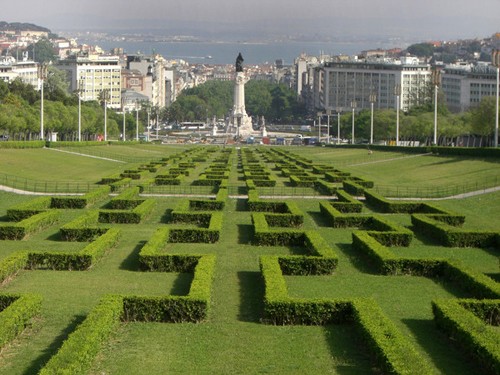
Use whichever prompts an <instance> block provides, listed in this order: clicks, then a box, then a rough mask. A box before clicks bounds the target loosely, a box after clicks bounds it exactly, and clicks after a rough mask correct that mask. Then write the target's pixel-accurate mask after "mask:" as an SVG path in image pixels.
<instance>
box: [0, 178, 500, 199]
mask: <svg viewBox="0 0 500 375" xmlns="http://www.w3.org/2000/svg"><path fill="white" fill-rule="evenodd" d="M0 185H2V186H6V187H9V188H13V189H18V190H21V191H25V192H32V193H45V194H51V193H57V194H63V193H72V194H74V193H81V194H84V193H88V192H89V191H91V190H94V189H96V188H98V187H99V185H97V184H95V183H91V182H84V181H80V182H79V181H37V180H32V179H29V178H25V177H18V176H12V175H6V174H0ZM131 185H141V181H140V180H138V181H134V182H133V183H132V184H130V185H129V186H131ZM498 186H500V175H499V176H491V177H488V178H483V179H481V180H478V181H473V182H467V183H464V184H460V185H450V186H439V187H435V186H391V185H375V187H374V190H375V191H376V192H377V193H379V194H381V195H383V196H385V197H390V198H445V197H452V196H455V195H460V194H466V193H470V192H474V191H481V190H486V189H489V188H494V187H498ZM339 187H340V184H339ZM228 191H229V195H231V196H237V195H246V194H247V189H246V186H245V185H231V186H228ZM257 191H258V193H259V196H272V197H297V198H300V197H319V196H324V195H325V194H324V193H323V192H321V191H319V190H317V189H314V188H312V187H299V186H282V185H280V186H273V187H257ZM216 192H217V187H213V186H197V185H191V184H182V185H146V186H144V191H143V193H145V194H166V195H215V194H216Z"/></svg>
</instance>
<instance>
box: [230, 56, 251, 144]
mask: <svg viewBox="0 0 500 375" xmlns="http://www.w3.org/2000/svg"><path fill="white" fill-rule="evenodd" d="M242 63H243V57H242V56H241V53H240V54H239V55H238V57H237V58H236V78H235V81H234V97H233V99H234V102H233V103H234V105H233V111H232V113H231V127H232V128H233V129H234V132H235V133H236V136H238V137H246V136H249V135H250V134H251V133H252V119H251V118H250V117H249V116H248V115H247V112H246V110H245V84H246V83H247V82H248V78H247V76H246V75H245V72H243V64H242Z"/></svg>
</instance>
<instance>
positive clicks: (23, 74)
mask: <svg viewBox="0 0 500 375" xmlns="http://www.w3.org/2000/svg"><path fill="white" fill-rule="evenodd" d="M38 66H39V65H38V63H36V62H35V61H29V60H27V58H24V59H23V61H17V60H16V59H15V58H14V57H12V56H6V57H1V58H0V80H2V81H5V82H7V83H9V82H12V81H13V80H15V79H16V78H20V79H21V80H22V81H23V82H24V83H27V84H30V85H31V86H33V87H34V88H35V89H37V90H39V89H40V82H41V81H40V80H39V78H38Z"/></svg>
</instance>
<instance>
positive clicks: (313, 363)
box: [0, 156, 500, 374]
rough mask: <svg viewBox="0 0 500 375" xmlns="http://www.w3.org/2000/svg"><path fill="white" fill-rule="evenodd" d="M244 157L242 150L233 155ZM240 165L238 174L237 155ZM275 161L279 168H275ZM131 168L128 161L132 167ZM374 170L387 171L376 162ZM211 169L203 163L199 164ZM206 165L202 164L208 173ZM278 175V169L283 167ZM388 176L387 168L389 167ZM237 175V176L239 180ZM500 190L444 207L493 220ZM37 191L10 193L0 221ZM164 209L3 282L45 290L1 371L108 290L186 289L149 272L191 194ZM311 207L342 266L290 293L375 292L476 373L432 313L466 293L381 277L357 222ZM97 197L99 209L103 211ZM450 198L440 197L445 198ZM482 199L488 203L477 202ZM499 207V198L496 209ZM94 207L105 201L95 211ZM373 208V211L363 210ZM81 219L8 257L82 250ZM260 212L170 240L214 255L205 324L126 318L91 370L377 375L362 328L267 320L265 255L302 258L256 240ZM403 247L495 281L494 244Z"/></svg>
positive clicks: (23, 367)
mask: <svg viewBox="0 0 500 375" xmlns="http://www.w3.org/2000/svg"><path fill="white" fill-rule="evenodd" d="M234 157H235V158H236V156H234ZM232 161H233V162H232V163H230V165H231V166H232V171H231V173H232V174H237V175H238V176H239V177H241V176H242V173H241V172H240V171H237V170H236V166H237V163H236V162H235V161H236V159H233V160H232ZM268 166H269V167H271V164H270V163H269V165H268ZM122 168H123V167H122ZM372 168H378V166H377V167H374V166H372ZM198 169H199V172H197V173H201V171H202V169H203V168H198ZM198 169H197V170H198ZM274 173H277V172H274ZM382 173H389V171H388V170H386V171H385V172H382ZM231 178H234V176H233V175H232V176H231ZM498 197H499V194H498V193H497V194H492V195H485V196H482V197H481V201H480V202H479V201H478V199H479V198H478V197H474V198H469V199H467V200H461V201H458V203H457V204H456V205H455V204H454V203H453V202H450V201H447V202H443V203H444V206H445V208H447V209H450V210H453V211H458V212H459V213H461V214H464V215H465V216H466V226H470V227H471V228H480V227H481V225H483V220H484V217H481V214H480V213H481V211H482V209H483V212H485V215H490V213H492V212H493V211H494V210H492V209H491V206H495V205H497V204H498ZM29 199H32V198H31V197H25V196H22V197H21V196H17V195H13V194H8V193H0V216H3V218H2V220H3V223H5V222H6V218H5V216H4V215H5V212H6V210H7V209H8V208H9V207H11V206H13V205H15V204H17V203H21V202H23V201H28V200H29ZM154 199H155V201H156V205H155V207H154V209H153V211H152V212H151V214H150V215H149V216H148V217H147V219H146V220H144V221H143V222H141V224H138V225H128V224H116V225H113V227H118V228H120V229H122V235H121V238H120V241H119V243H118V245H117V246H116V247H115V248H113V249H111V250H110V251H109V252H108V253H107V254H106V255H105V256H104V257H103V258H102V259H101V261H99V262H98V263H97V264H96V265H95V266H93V267H92V268H91V269H90V270H88V271H49V270H37V271H28V270H26V271H22V272H21V273H20V274H19V275H18V276H16V277H15V278H14V279H13V280H12V281H10V282H9V283H7V284H5V285H3V286H2V292H9V293H32V292H36V293H40V294H41V295H42V296H43V305H42V311H41V314H40V317H39V318H37V319H36V321H35V322H34V325H33V327H31V328H28V329H27V330H26V331H25V332H24V333H23V334H22V335H21V336H20V337H18V338H17V339H15V341H14V342H13V343H12V345H10V346H9V347H7V348H6V349H4V350H3V352H2V353H1V355H0V368H1V369H2V370H1V372H3V373H9V374H35V373H37V372H38V370H39V369H40V368H41V366H43V365H44V363H45V362H46V361H48V360H49V359H50V358H51V357H52V356H53V355H54V354H55V353H56V352H57V350H58V349H59V348H60V346H61V344H62V341H63V340H64V339H66V338H67V336H68V335H69V334H70V333H71V332H72V331H74V330H75V328H76V327H77V325H78V324H80V323H81V322H82V321H83V320H84V319H85V317H86V316H87V314H88V313H89V312H90V311H91V310H92V308H93V307H94V306H95V305H96V304H97V302H98V300H99V298H100V297H101V296H102V295H104V294H107V293H123V294H139V295H153V296H159V295H165V294H171V295H185V294H187V293H188V291H189V285H190V283H191V278H192V276H191V275H190V274H188V273H165V272H139V267H138V253H139V251H140V249H141V248H142V246H143V245H144V243H145V242H147V241H148V240H150V239H151V237H152V236H153V234H154V232H155V231H156V229H157V228H158V227H162V226H169V225H171V224H170V222H169V219H170V216H169V212H171V210H175V208H176V207H177V206H178V204H179V202H180V201H181V200H182V198H165V197H155V198H154ZM294 202H296V203H297V206H298V207H299V209H300V210H301V211H302V212H303V213H304V224H303V227H302V229H304V230H306V229H310V230H314V231H317V232H319V233H320V234H321V236H322V237H323V238H324V239H325V240H326V241H327V242H328V244H329V245H330V246H331V247H332V248H333V249H334V250H335V252H336V253H337V255H338V257H339V265H338V268H337V270H336V271H335V272H334V274H333V275H325V276H287V277H286V282H287V286H288V292H289V294H290V295H291V296H293V297H300V298H306V299H311V298H352V297H370V298H374V299H375V301H376V302H377V304H378V305H379V306H380V307H381V308H382V311H383V313H384V314H385V315H386V316H388V317H389V319H390V320H391V321H392V322H394V324H395V325H396V327H397V329H398V330H399V331H400V332H402V333H403V334H404V335H405V336H406V337H407V338H408V339H409V341H410V342H411V344H412V345H413V346H414V347H415V348H416V350H417V351H418V353H419V354H420V355H421V356H423V358H424V359H425V360H426V361H427V362H428V363H430V364H431V366H432V368H433V370H434V371H435V372H436V373H439V372H441V373H450V374H451V373H453V374H475V373H479V370H478V366H477V365H474V364H473V363H471V362H470V361H468V360H467V359H466V358H465V356H463V355H462V354H461V352H459V351H458V350H457V349H455V348H454V347H453V346H452V345H451V343H450V341H448V340H447V339H446V337H445V335H443V334H442V333H440V332H439V331H438V330H437V329H436V328H435V324H434V322H433V320H432V312H431V307H430V302H431V300H432V299H435V298H457V297H467V296H469V295H468V294H467V292H465V291H463V290H462V289H460V288H458V287H456V286H453V285H450V284H447V283H442V282H436V281H435V280H433V279H429V278H424V277H413V276H382V275H379V274H378V273H377V272H376V271H375V270H374V269H373V268H372V267H371V266H370V264H368V263H367V262H365V260H364V259H363V258H362V257H360V256H359V254H356V252H355V251H354V249H353V248H352V246H351V243H352V238H351V235H352V231H353V229H351V228H343V229H334V228H331V227H329V225H328V223H327V221H326V219H325V218H324V217H323V216H322V215H321V213H320V210H319V205H318V202H317V200H312V199H307V200H306V199H303V200H301V199H298V200H294ZM106 203H107V202H106V201H101V202H99V203H98V204H97V205H96V206H97V208H100V207H104V206H105V205H106ZM437 205H440V203H437ZM478 206H481V207H482V209H481V207H478ZM497 207H498V205H497ZM94 208H95V207H94ZM373 213H374V212H373V211H372V210H371V209H370V208H367V207H366V206H365V207H363V211H362V214H363V215H371V214H373ZM81 214H82V212H81V211H79V210H65V211H64V213H63V215H62V217H61V219H60V221H59V222H58V223H57V224H56V225H53V226H51V227H49V228H47V229H45V230H43V231H41V232H39V233H37V234H36V235H34V236H33V237H30V238H29V239H27V240H25V241H17V242H16V241H0V244H1V245H2V249H5V252H4V253H2V255H1V257H0V259H4V258H5V256H6V255H7V253H12V252H15V251H18V250H21V249H37V248H50V247H53V248H56V250H58V251H66V250H69V251H78V250H79V249H80V247H83V246H85V243H66V242H63V241H61V239H60V238H59V235H58V233H59V228H60V227H61V226H63V225H64V224H66V223H68V222H70V221H71V220H73V219H75V218H76V217H78V216H80V215H81ZM377 214H380V215H382V216H384V217H385V218H386V219H387V220H389V221H391V222H396V223H402V224H403V225H406V226H410V225H411V224H410V221H409V215H403V214H398V215H394V214H381V213H377ZM488 221H489V223H490V224H489V225H490V228H491V230H494V229H497V230H498V228H499V227H500V223H499V219H498V218H497V216H496V215H495V216H491V217H489V218H488ZM252 231H253V227H252V221H251V212H249V211H248V209H247V208H246V205H245V202H244V200H243V199H238V200H235V199H230V200H228V201H227V204H226V205H225V207H224V210H223V227H222V230H221V237H220V240H219V241H218V242H217V243H215V244H202V243H199V244H198V243H195V244H168V245H167V246H166V248H165V249H164V251H165V252H167V253H172V254H215V256H216V268H215V274H214V281H213V286H212V301H211V310H210V313H209V316H208V319H207V321H206V322H202V323H199V324H193V323H178V324H174V323H146V322H136V323H132V322H128V323H122V324H121V325H120V326H119V328H118V329H117V330H116V331H115V332H113V333H112V336H111V337H110V339H109V340H107V341H106V343H105V346H104V347H103V348H102V350H100V352H99V354H98V356H97V358H96V360H95V361H94V362H93V364H92V368H91V369H90V371H89V373H91V374H101V373H108V374H122V373H148V372H149V373H169V372H175V373H184V374H192V373H200V372H203V373H242V374H254V373H261V372H262V373H290V374H291V373H297V374H298V373H300V374H318V373H321V374H323V373H325V374H327V373H332V374H346V373H370V372H371V371H372V368H373V364H372V362H371V360H370V358H369V356H368V355H367V351H366V349H365V348H364V346H363V345H362V344H361V340H360V338H359V337H358V336H357V335H356V334H354V332H353V329H352V326H351V325H349V324H344V325H328V326H274V325H268V324H263V323H261V321H260V319H261V317H262V309H263V293H264V285H263V281H262V276H261V274H260V270H259V257H260V256H262V255H289V254H293V255H302V254H304V249H302V248H301V247H297V246H255V245H253V244H252V237H253V235H252ZM392 251H393V252H395V253H403V252H406V253H413V256H416V257H419V256H420V255H423V256H429V255H430V256H435V257H443V253H445V254H446V257H450V258H456V259H460V260H462V261H463V262H465V263H467V264H469V265H470V266H473V267H474V268H475V269H477V270H480V271H481V272H485V273H487V274H489V275H492V276H495V275H497V276H498V274H499V272H498V254H497V253H495V252H494V251H492V250H484V249H449V248H445V247H443V246H440V245H439V244H436V243H435V242H434V241H429V240H427V239H425V238H422V237H421V236H418V237H417V238H415V239H414V240H413V242H412V244H411V246H410V247H408V248H393V249H392Z"/></svg>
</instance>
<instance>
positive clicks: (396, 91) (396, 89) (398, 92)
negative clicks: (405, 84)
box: [394, 83, 401, 146]
mask: <svg viewBox="0 0 500 375" xmlns="http://www.w3.org/2000/svg"><path fill="white" fill-rule="evenodd" d="M394 95H396V146H399V107H400V102H399V97H400V95H401V85H400V84H399V83H398V84H396V86H394Z"/></svg>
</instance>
